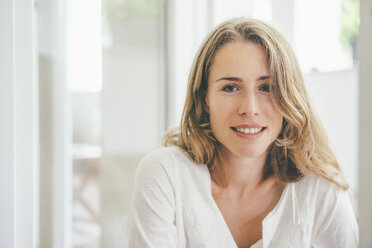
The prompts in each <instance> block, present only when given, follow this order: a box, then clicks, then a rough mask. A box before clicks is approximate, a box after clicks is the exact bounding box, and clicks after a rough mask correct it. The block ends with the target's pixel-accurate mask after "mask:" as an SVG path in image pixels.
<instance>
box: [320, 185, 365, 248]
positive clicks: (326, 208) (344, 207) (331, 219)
mask: <svg viewBox="0 0 372 248" xmlns="http://www.w3.org/2000/svg"><path fill="white" fill-rule="evenodd" d="M317 201H318V204H317V205H318V207H317V208H316V209H317V211H316V212H315V221H314V225H315V228H314V230H313V231H314V233H315V236H314V237H313V246H314V248H323V247H324V248H326V247H337V248H357V247H358V246H359V234H358V233H359V230H358V224H357V221H356V218H355V215H354V211H353V208H352V205H351V201H350V197H349V195H348V193H347V192H346V191H344V190H342V189H340V188H338V187H336V186H334V185H332V186H330V187H328V190H327V191H326V192H325V193H324V194H321V197H320V198H319V199H318V200H317Z"/></svg>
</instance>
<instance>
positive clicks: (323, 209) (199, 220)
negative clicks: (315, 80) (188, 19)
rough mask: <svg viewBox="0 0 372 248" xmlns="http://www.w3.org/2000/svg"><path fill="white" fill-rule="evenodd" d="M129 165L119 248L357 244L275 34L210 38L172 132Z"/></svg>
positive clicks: (231, 28) (337, 172)
mask: <svg viewBox="0 0 372 248" xmlns="http://www.w3.org/2000/svg"><path fill="white" fill-rule="evenodd" d="M165 143H166V146H169V145H171V146H170V147H165V148H161V149H158V150H156V151H154V152H152V153H150V154H148V155H147V156H146V157H145V158H143V160H142V161H141V163H140V165H139V167H138V170H137V174H136V182H135V192H134V202H133V203H134V217H133V225H132V232H131V239H130V247H254V248H257V247H311V246H314V247H348V248H349V247H357V246H358V226H357V223H356V220H355V216H354V213H353V209H352V206H351V203H350V199H349V198H348V195H347V189H348V184H347V182H346V180H345V178H344V176H343V173H342V171H341V168H340V166H339V165H338V163H337V160H336V158H335V156H334V154H333V152H332V150H331V148H330V147H329V145H328V140H327V138H326V134H325V132H324V130H323V127H322V125H321V123H320V122H319V120H318V118H317V116H316V114H315V112H314V111H313V108H312V106H311V104H310V100H309V97H308V95H307V92H306V89H305V87H304V82H303V79H302V74H301V71H300V69H299V65H298V63H297V60H296V57H295V55H294V53H293V51H292V49H291V48H290V46H289V45H288V43H287V42H286V40H285V39H284V38H283V36H282V35H281V34H279V33H278V32H277V31H276V30H275V29H273V28H272V27H271V26H269V25H267V24H265V23H263V22H261V21H257V20H250V19H232V20H229V21H226V22H224V23H222V24H221V25H220V26H218V27H217V28H216V29H214V30H213V31H212V32H211V33H210V35H209V36H208V37H207V38H206V40H205V41H204V43H203V44H202V46H201V48H200V50H199V52H198V54H197V55H196V59H195V61H194V64H193V67H192V70H191V74H190V77H189V84H188V90H187V98H186V102H185V107H184V111H183V116H182V120H181V124H180V127H179V129H178V130H173V131H169V132H168V133H167V134H166V136H165Z"/></svg>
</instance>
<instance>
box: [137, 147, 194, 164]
mask: <svg viewBox="0 0 372 248" xmlns="http://www.w3.org/2000/svg"><path fill="white" fill-rule="evenodd" d="M181 162H182V163H193V161H192V160H191V159H190V157H189V156H188V155H187V154H186V152H185V151H183V150H182V149H181V148H180V147H177V146H170V147H159V148H157V149H155V150H153V151H151V152H149V153H147V154H146V155H145V156H144V157H143V158H142V159H141V161H140V164H143V163H147V164H159V163H160V164H163V165H168V164H171V165H172V164H173V165H174V164H175V163H181Z"/></svg>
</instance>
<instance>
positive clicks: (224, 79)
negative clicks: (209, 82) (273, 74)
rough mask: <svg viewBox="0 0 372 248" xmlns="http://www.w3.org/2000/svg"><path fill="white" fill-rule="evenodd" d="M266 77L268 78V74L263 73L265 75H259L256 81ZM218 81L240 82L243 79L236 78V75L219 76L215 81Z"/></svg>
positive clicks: (263, 79)
mask: <svg viewBox="0 0 372 248" xmlns="http://www.w3.org/2000/svg"><path fill="white" fill-rule="evenodd" d="M267 79H270V76H268V75H265V76H261V77H259V78H258V81H265V80H267ZM218 81H235V82H236V81H238V82H242V81H243V80H242V79H241V78H238V77H221V78H219V79H217V80H216V81H215V82H218Z"/></svg>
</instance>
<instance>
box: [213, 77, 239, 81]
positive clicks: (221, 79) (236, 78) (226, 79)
mask: <svg viewBox="0 0 372 248" xmlns="http://www.w3.org/2000/svg"><path fill="white" fill-rule="evenodd" d="M218 81H235V82H236V81H238V82H241V81H243V80H242V79H241V78H238V77H221V78H219V79H217V80H216V81H215V82H218Z"/></svg>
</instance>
